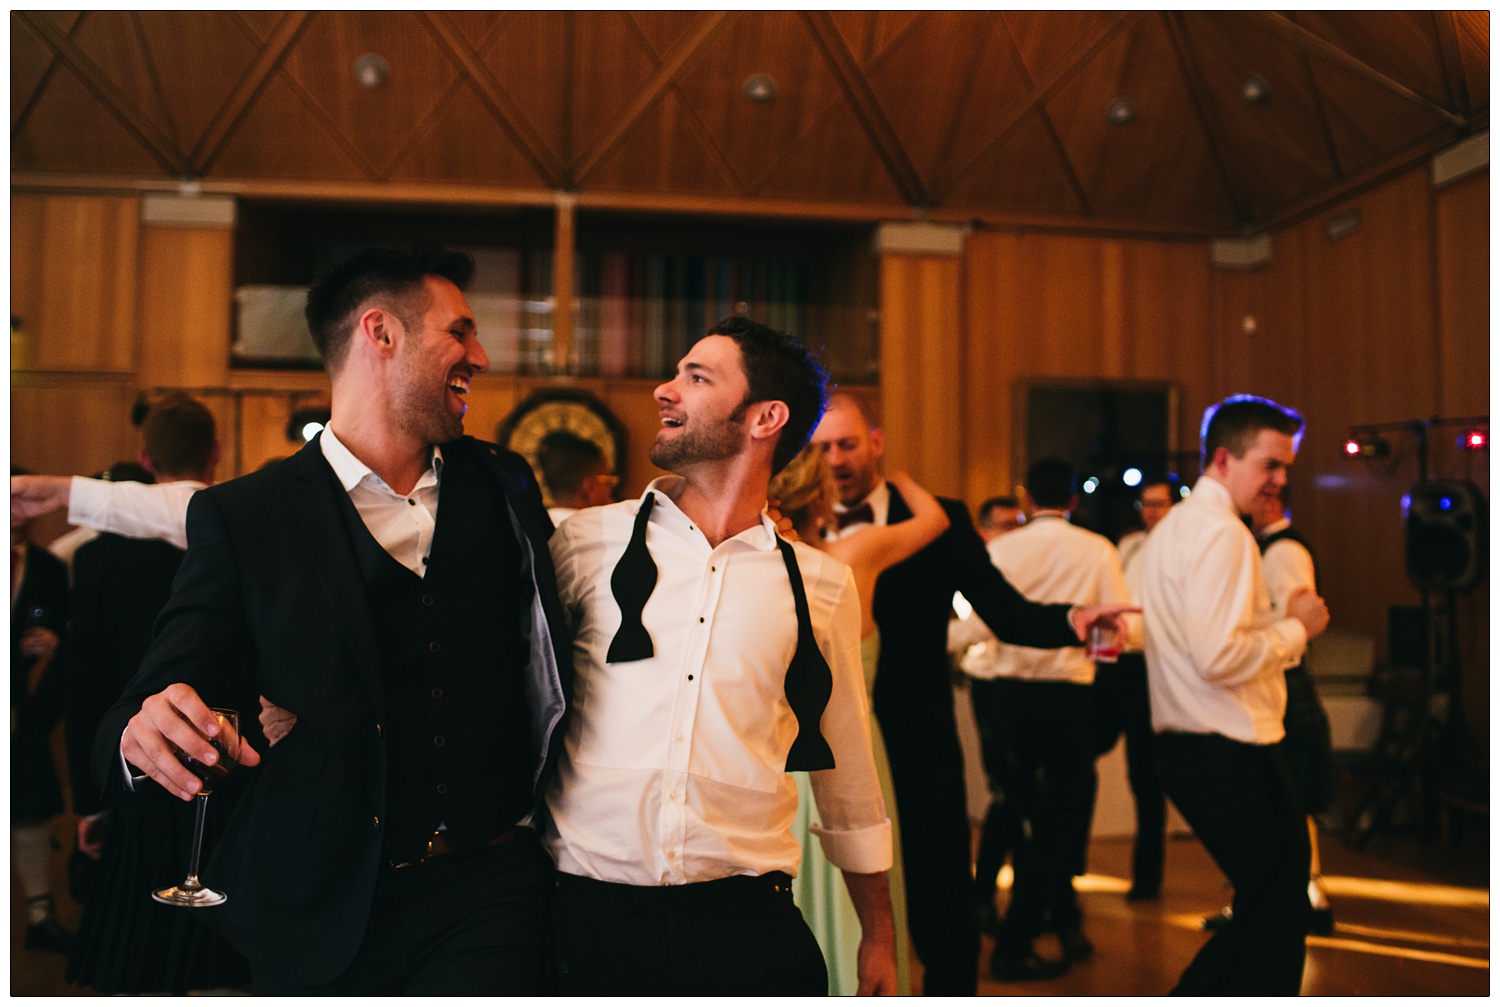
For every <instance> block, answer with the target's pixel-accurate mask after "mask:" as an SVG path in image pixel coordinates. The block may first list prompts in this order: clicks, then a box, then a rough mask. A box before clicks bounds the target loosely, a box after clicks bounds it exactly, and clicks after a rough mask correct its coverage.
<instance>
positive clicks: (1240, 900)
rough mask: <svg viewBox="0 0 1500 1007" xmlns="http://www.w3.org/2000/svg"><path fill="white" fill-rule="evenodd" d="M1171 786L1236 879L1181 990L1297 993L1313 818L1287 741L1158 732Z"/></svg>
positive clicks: (1194, 993)
mask: <svg viewBox="0 0 1500 1007" xmlns="http://www.w3.org/2000/svg"><path fill="white" fill-rule="evenodd" d="M1157 741H1158V744H1159V746H1160V751H1161V759H1162V762H1161V765H1162V779H1163V780H1164V782H1165V783H1166V786H1167V794H1168V795H1169V796H1170V797H1171V798H1172V803H1173V804H1175V805H1176V806H1177V810H1179V811H1181V812H1182V816H1183V817H1184V818H1186V819H1187V822H1188V824H1189V825H1191V826H1192V827H1193V832H1194V833H1195V834H1196V835H1197V836H1198V839H1199V840H1200V841H1201V842H1202V843H1203V845H1204V847H1205V848H1206V849H1207V850H1208V852H1209V854H1210V855H1211V856H1212V857H1213V858H1214V861H1215V863H1217V864H1218V865H1219V869H1220V870H1222V871H1223V872H1224V874H1225V875H1226V876H1227V877H1228V878H1229V883H1230V884H1231V885H1233V886H1234V902H1233V904H1232V905H1233V910H1234V916H1233V919H1231V920H1230V921H1229V922H1228V923H1227V924H1225V925H1224V926H1223V927H1221V928H1220V929H1219V930H1217V931H1215V932H1214V935H1213V937H1211V938H1210V939H1209V941H1208V943H1207V944H1205V945H1203V947H1202V949H1201V950H1199V952H1198V954H1197V956H1196V957H1195V958H1194V959H1193V961H1192V963H1191V964H1190V965H1189V966H1188V967H1187V970H1186V971H1185V972H1183V974H1182V978H1181V979H1180V980H1178V983H1177V986H1176V988H1175V989H1173V990H1172V992H1173V993H1174V994H1181V995H1187V996H1226V995H1227V996H1296V995H1297V994H1298V993H1299V992H1300V991H1301V988H1302V967H1303V964H1304V961H1305V959H1306V956H1307V927H1308V923H1309V921H1310V918H1311V912H1312V909H1311V906H1310V905H1309V903H1308V901H1307V874H1308V859H1309V855H1310V854H1309V848H1308V839H1307V819H1306V815H1305V814H1304V812H1303V810H1302V805H1301V802H1300V800H1299V799H1298V798H1297V796H1296V793H1295V791H1294V789H1293V787H1292V782H1291V778H1290V774H1289V773H1288V770H1287V765H1286V759H1285V758H1284V756H1283V753H1282V751H1281V747H1280V745H1247V744H1244V743H1242V742H1238V741H1231V740H1230V739H1229V738H1226V737H1224V736H1222V735H1218V734H1174V733H1166V734H1161V735H1158V736H1157Z"/></svg>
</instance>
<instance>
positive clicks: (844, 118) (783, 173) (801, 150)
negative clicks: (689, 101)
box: [754, 104, 902, 206]
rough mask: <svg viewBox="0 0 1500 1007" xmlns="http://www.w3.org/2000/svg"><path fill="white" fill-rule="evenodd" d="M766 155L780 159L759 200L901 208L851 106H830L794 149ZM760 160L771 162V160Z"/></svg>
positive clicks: (758, 189) (758, 191)
mask: <svg viewBox="0 0 1500 1007" xmlns="http://www.w3.org/2000/svg"><path fill="white" fill-rule="evenodd" d="M766 154H767V155H770V156H771V157H772V158H774V160H771V161H770V162H769V170H767V171H766V172H765V173H764V174H763V175H762V176H761V177H760V179H759V181H758V182H757V183H756V185H755V188H754V193H755V195H757V196H766V197H771V198H779V199H812V200H830V201H833V200H837V201H840V202H848V203H884V204H888V205H891V206H899V205H901V202H902V200H901V193H900V191H899V190H898V189H897V187H896V183H895V181H894V180H893V179H892V178H891V175H890V172H889V171H888V170H886V167H885V163H884V162H883V161H882V160H881V158H880V157H879V156H878V155H877V154H876V153H875V152H874V150H873V149H872V146H871V141H870V137H869V134H868V133H866V132H865V130H864V127H863V125H861V123H860V122H859V119H858V117H857V116H856V115H855V114H854V112H853V111H852V110H851V109H850V108H849V107H848V106H846V105H842V104H839V105H833V106H832V107H830V108H829V109H828V111H827V114H826V115H824V117H823V120H822V121H821V122H818V123H817V124H815V125H814V127H813V129H812V131H811V132H810V133H808V134H807V135H806V136H803V137H801V138H799V139H798V140H797V142H796V144H794V145H793V146H792V147H790V148H787V149H783V150H775V149H774V148H772V149H768V150H767V151H766ZM777 155H779V156H777ZM760 161H761V163H767V161H768V158H766V157H762V158H760Z"/></svg>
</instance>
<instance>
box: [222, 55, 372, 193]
mask: <svg viewBox="0 0 1500 1007" xmlns="http://www.w3.org/2000/svg"><path fill="white" fill-rule="evenodd" d="M207 176H208V177H211V178H220V177H228V178H269V179H293V178H300V179H313V180H317V181H330V180H332V181H364V180H367V179H368V178H369V177H370V174H369V169H368V166H367V165H364V164H361V163H360V162H359V160H358V158H357V154H356V153H355V152H354V151H353V150H352V149H351V148H350V147H349V146H348V144H347V141H345V140H343V139H342V138H341V137H340V136H339V135H338V125H337V124H335V123H333V122H331V121H329V120H327V119H326V118H325V117H324V116H322V115H321V114H319V113H318V112H317V111H315V110H314V108H312V107H310V106H309V105H308V104H307V103H306V101H305V100H304V98H303V95H302V88H301V87H300V85H297V84H296V83H295V82H294V81H293V80H292V79H291V78H290V77H289V76H287V75H285V74H281V73H278V74H276V75H275V76H273V77H272V78H271V79H270V80H269V81H268V82H267V83H266V86H265V88H264V89H263V90H262V91H261V93H260V97H259V98H258V99H257V100H256V102H255V104H253V105H251V106H250V108H249V109H248V110H247V111H246V113H245V116H244V118H243V119H242V120H241V121H240V123H239V125H238V127H237V128H236V129H235V131H234V132H233V133H232V134H230V136H229V138H228V139H227V140H226V141H225V143H224V147H223V149H222V150H221V151H220V153H219V156H218V157H217V158H216V159H215V161H214V163H213V165H212V167H211V169H210V170H209V171H208V172H207Z"/></svg>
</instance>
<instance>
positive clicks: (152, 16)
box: [135, 11, 260, 149]
mask: <svg viewBox="0 0 1500 1007" xmlns="http://www.w3.org/2000/svg"><path fill="white" fill-rule="evenodd" d="M135 18H136V23H137V25H138V26H139V30H140V34H141V38H142V39H143V40H144V46H145V50H146V54H147V58H148V59H149V60H150V65H151V67H152V68H153V72H154V73H155V75H156V77H157V79H158V81H159V82H160V86H161V94H162V95H163V96H164V97H165V99H166V101H167V103H168V106H169V113H168V118H170V120H171V122H172V123H173V124H174V125H175V127H176V136H177V138H178V142H179V143H180V144H181V145H182V147H183V149H191V148H192V147H193V146H194V145H195V144H196V143H197V141H198V140H199V138H201V137H202V136H203V133H204V131H205V130H207V129H208V127H209V124H210V123H211V122H213V119H214V116H215V115H216V114H218V112H219V111H220V109H221V108H223V106H224V103H225V102H226V101H227V100H228V99H229V97H230V95H232V94H233V93H234V87H235V83H236V82H237V81H239V80H240V78H242V77H243V76H244V75H245V73H246V71H248V70H249V69H250V67H251V65H252V64H253V63H254V62H255V56H256V54H257V53H258V52H259V51H260V46H259V43H258V42H257V41H256V40H255V39H254V38H252V37H251V35H250V33H249V29H248V28H247V27H246V26H245V23H244V22H243V21H242V20H240V19H239V18H238V17H236V16H235V15H234V14H231V13H228V12H224V11H173V12H170V13H168V12H163V11H142V12H140V13H138V14H136V15H135Z"/></svg>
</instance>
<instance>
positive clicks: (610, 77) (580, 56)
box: [567, 11, 662, 165]
mask: <svg viewBox="0 0 1500 1007" xmlns="http://www.w3.org/2000/svg"><path fill="white" fill-rule="evenodd" d="M570 25H571V28H570V36H571V38H570V52H571V64H572V65H571V67H570V69H569V72H568V75H567V76H568V80H569V85H570V94H571V98H570V104H569V118H570V120H571V123H572V135H571V137H570V147H569V149H570V150H571V151H572V152H573V158H572V161H573V163H574V164H575V165H576V164H577V163H578V161H579V160H580V159H582V158H584V157H586V156H588V154H589V153H590V152H591V151H592V149H593V148H594V147H595V145H596V144H597V143H598V142H599V141H600V139H601V138H603V137H604V136H605V135H606V134H608V133H609V132H610V131H611V130H612V128H613V127H614V126H615V124H616V122H617V121H618V119H619V117H620V116H621V114H622V113H624V112H625V110H626V108H627V107H628V106H629V105H630V102H631V99H632V98H634V97H635V96H636V95H637V94H638V93H639V92H640V91H641V89H642V88H643V87H645V86H646V85H647V83H648V82H649V81H650V80H651V78H652V75H653V74H654V73H655V72H656V71H657V69H658V68H659V67H660V66H661V64H662V60H661V59H660V58H659V57H658V56H657V55H656V53H655V52H653V51H652V48H651V46H650V45H649V44H648V43H647V41H646V39H645V38H643V37H642V36H641V34H640V32H638V31H636V29H635V26H634V25H633V24H632V23H631V21H630V19H629V17H628V16H627V15H625V14H623V13H620V12H618V11H609V12H596V13H594V14H580V15H576V16H573V17H572V20H571V22H570Z"/></svg>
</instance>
